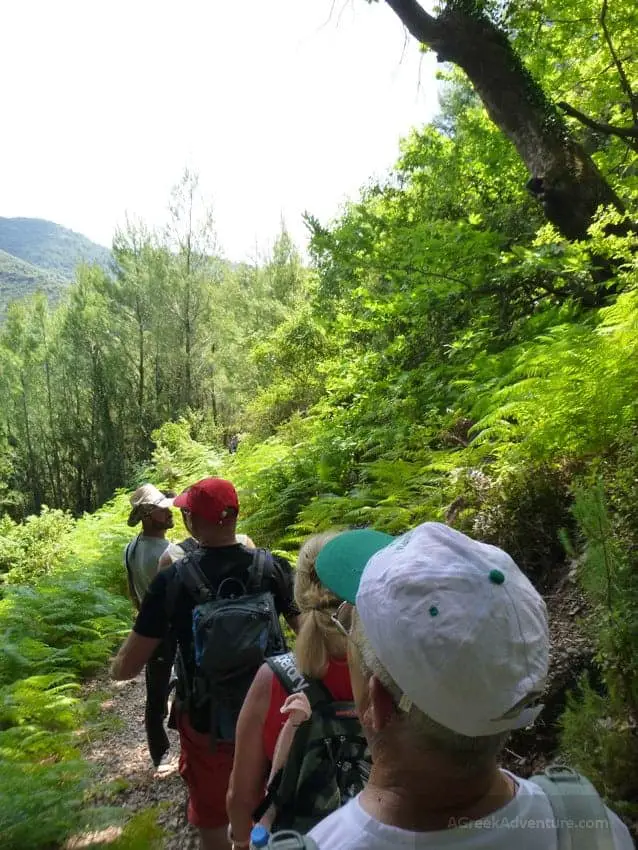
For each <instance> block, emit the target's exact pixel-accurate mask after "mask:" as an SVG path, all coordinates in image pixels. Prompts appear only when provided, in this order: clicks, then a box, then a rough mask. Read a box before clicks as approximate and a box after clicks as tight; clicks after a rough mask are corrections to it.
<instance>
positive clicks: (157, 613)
mask: <svg viewBox="0 0 638 850" xmlns="http://www.w3.org/2000/svg"><path fill="white" fill-rule="evenodd" d="M168 574H169V572H168V571H167V570H165V571H163V572H161V573H158V574H157V575H156V576H155V578H154V579H153V581H152V582H151V584H150V587H149V589H148V591H147V592H146V595H145V596H144V599H143V600H142V605H141V607H140V612H139V614H138V615H137V619H136V620H135V625H134V626H133V630H132V631H131V632H130V634H129V636H128V637H127V638H126V640H125V641H124V644H123V645H122V647H121V649H120V651H119V652H118V654H117V656H116V657H115V660H114V661H113V664H112V665H111V676H112V677H113V678H114V679H117V680H118V681H121V680H124V679H132V678H134V677H135V676H137V674H138V673H140V672H141V671H142V670H143V668H144V665H145V664H146V662H147V661H148V660H149V658H150V657H151V656H152V655H153V653H154V652H155V650H156V648H157V647H158V645H159V644H160V643H161V642H162V640H163V639H164V638H165V637H166V635H167V633H168V628H169V622H168V614H167V611H166V588H167V580H168Z"/></svg>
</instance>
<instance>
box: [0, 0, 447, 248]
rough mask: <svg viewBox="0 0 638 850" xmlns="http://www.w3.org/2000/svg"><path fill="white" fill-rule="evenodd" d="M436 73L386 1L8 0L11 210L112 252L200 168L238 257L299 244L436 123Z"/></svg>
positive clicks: (6, 129) (3, 46) (2, 54)
mask: <svg viewBox="0 0 638 850" xmlns="http://www.w3.org/2000/svg"><path fill="white" fill-rule="evenodd" d="M333 6H334V8H333ZM435 66H436V63H435V59H434V57H433V56H432V55H427V56H424V57H423V56H421V55H420V54H419V52H418V49H417V46H416V44H415V42H414V41H413V40H412V39H410V38H408V40H407V43H406V40H405V36H404V31H403V28H402V26H401V24H400V22H399V21H398V20H397V19H396V17H395V16H394V14H393V13H392V12H391V10H390V9H389V8H388V7H387V6H386V5H385V3H383V2H379V3H376V4H373V5H371V6H370V5H368V4H367V3H366V2H364V0H335V2H334V4H333V0H179V2H178V0H172V2H166V1H165V0H16V2H11V0H4V2H0V79H2V81H3V86H2V115H3V119H4V121H3V128H2V133H1V134H0V215H2V216H33V217H38V218H47V219H51V220H53V221H55V222H57V223H59V224H63V225H65V226H66V227H70V228H72V229H73V230H77V231H79V232H81V233H84V234H85V235H87V236H88V237H90V238H91V239H93V240H95V241H97V242H101V243H102V244H105V245H109V244H110V242H111V237H112V235H113V231H114V229H115V227H116V225H118V224H122V223H123V222H124V217H125V214H126V213H128V214H129V215H132V216H134V217H140V218H142V219H144V220H145V221H146V222H147V224H149V226H157V225H161V224H162V223H163V222H164V220H165V215H166V212H165V211H166V205H167V200H168V195H169V191H170V187H171V186H172V185H173V184H174V183H176V182H177V181H178V179H179V177H180V175H181V174H182V172H183V169H184V167H185V166H189V167H191V168H193V169H194V170H196V171H198V172H199V174H200V183H201V186H202V189H203V190H204V192H205V193H206V195H207V196H208V197H209V198H210V199H212V202H213V207H214V211H215V220H216V227H217V233H218V237H219V241H220V243H221V246H222V249H223V251H224V253H225V255H226V256H227V257H228V258H230V259H233V260H239V259H244V258H248V257H250V256H253V255H254V253H255V247H256V246H257V245H258V246H259V248H260V249H262V250H264V249H266V248H267V247H268V246H269V245H270V244H271V243H272V240H273V238H274V237H275V235H276V233H277V232H278V230H279V222H280V220H281V217H282V216H283V217H284V219H285V221H286V224H287V226H288V229H289V230H290V232H291V233H292V234H293V236H294V237H295V239H296V240H297V242H298V243H299V244H300V247H303V246H304V245H305V242H306V238H305V233H306V231H305V228H304V226H303V223H302V221H301V214H302V213H303V211H304V210H308V211H309V212H311V213H313V214H314V215H316V216H318V217H319V218H320V219H321V220H322V221H326V220H328V219H330V218H331V217H332V216H334V215H336V214H337V213H338V210H339V206H340V204H341V203H342V202H343V200H344V199H345V198H346V197H354V196H356V194H357V190H358V188H359V187H360V186H361V185H363V184H364V183H366V182H367V180H368V178H370V177H372V176H374V175H375V174H376V175H380V174H382V173H383V172H384V171H385V170H386V169H387V168H388V167H389V166H391V165H392V163H393V162H394V160H395V159H396V157H397V154H398V143H399V139H400V137H401V136H404V135H405V134H406V133H407V132H408V130H409V129H410V127H412V126H418V125H421V124H423V123H425V122H427V121H428V120H429V119H430V118H431V117H432V115H433V114H434V112H435V111H436V108H437V92H436V82H435V80H434V73H435Z"/></svg>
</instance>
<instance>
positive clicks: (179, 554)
mask: <svg viewBox="0 0 638 850" xmlns="http://www.w3.org/2000/svg"><path fill="white" fill-rule="evenodd" d="M235 538H236V540H237V542H238V543H241V544H242V545H243V546H248V541H249V539H250V538H249V537H248V536H247V535H246V534H236V535H235ZM166 552H167V553H168V554H169V555H170V557H171V561H172V562H173V563H175V561H179V559H180V558H183V557H184V555H185V554H186V552H184V550H183V549H182V547H181V546H180V545H179V543H169V544H168V546H167V547H166Z"/></svg>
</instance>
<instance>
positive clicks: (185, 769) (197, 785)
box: [177, 713, 235, 829]
mask: <svg viewBox="0 0 638 850" xmlns="http://www.w3.org/2000/svg"><path fill="white" fill-rule="evenodd" d="M177 728H178V729H179V742H180V747H181V750H180V754H179V773H180V776H181V777H182V779H183V780H184V782H186V784H187V786H188V822H189V823H192V824H193V826H197V827H200V828H202V829H216V828H217V827H220V826H225V825H226V824H227V823H228V816H227V814H226V792H227V791H228V782H229V780H230V774H231V771H232V769H233V755H234V751H235V746H234V744H231V743H226V742H218V743H217V747H216V749H215V751H214V752H213V751H212V750H211V740H210V735H202V734H201V732H196V731H195V729H193V727H192V726H191V725H190V723H189V722H188V716H187V715H186V714H182V713H180V714H179V715H178V718H177Z"/></svg>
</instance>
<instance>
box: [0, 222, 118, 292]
mask: <svg viewBox="0 0 638 850" xmlns="http://www.w3.org/2000/svg"><path fill="white" fill-rule="evenodd" d="M0 249H1V250H3V251H6V252H7V253H8V254H13V255H14V257H18V258H19V259H21V260H25V261H26V262H28V263H32V264H33V265H34V266H39V268H41V269H50V270H51V271H55V272H57V273H58V274H60V275H62V276H63V277H65V278H68V279H69V280H72V279H73V275H74V273H75V267H76V266H77V264H78V263H80V262H86V263H99V264H100V265H101V266H105V267H108V265H109V263H110V260H111V252H110V251H109V249H108V248H105V247H104V246H103V245H98V244H96V243H95V242H92V241H91V240H90V239H87V237H86V236H82V234H80V233H76V232H75V231H73V230H69V229H68V228H67V227H62V226H61V225H59V224H54V222H52V221H45V220H44V219H40V218H1V217H0Z"/></svg>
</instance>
